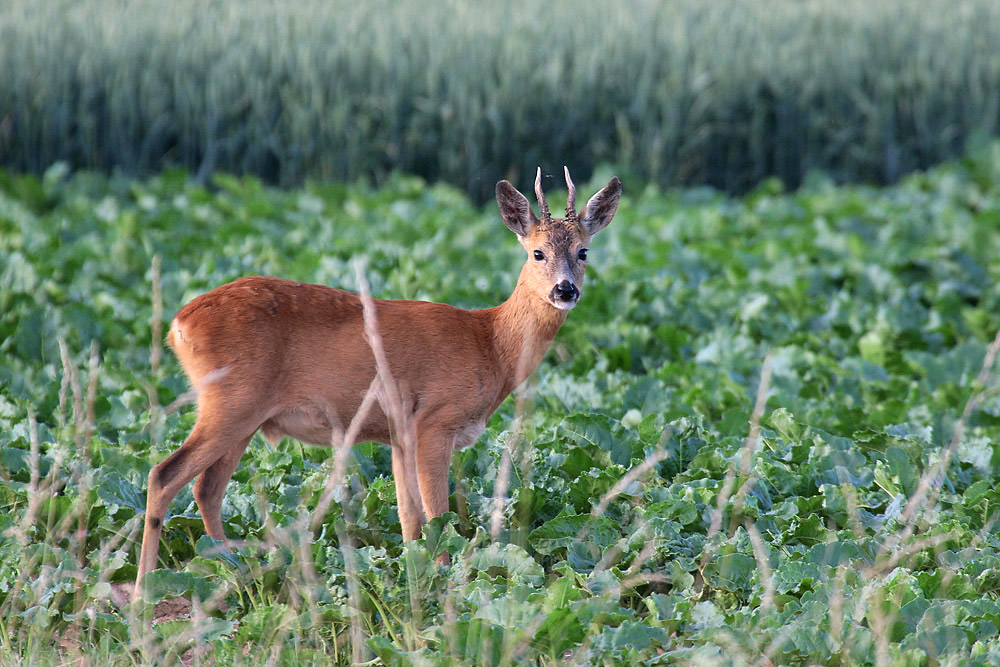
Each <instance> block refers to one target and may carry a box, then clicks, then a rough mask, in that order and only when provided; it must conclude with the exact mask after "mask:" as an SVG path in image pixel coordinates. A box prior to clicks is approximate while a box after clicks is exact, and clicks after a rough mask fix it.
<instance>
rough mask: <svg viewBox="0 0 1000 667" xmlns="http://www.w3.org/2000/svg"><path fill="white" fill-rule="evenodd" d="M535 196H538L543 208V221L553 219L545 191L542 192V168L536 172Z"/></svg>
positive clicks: (539, 203)
mask: <svg viewBox="0 0 1000 667" xmlns="http://www.w3.org/2000/svg"><path fill="white" fill-rule="evenodd" d="M535 196H536V197H538V205H539V206H540V207H541V209H542V222H548V221H549V220H551V219H552V215H551V214H550V213H549V205H548V204H547V203H545V193H544V192H542V168H541V167H539V168H538V172H537V173H536V174H535Z"/></svg>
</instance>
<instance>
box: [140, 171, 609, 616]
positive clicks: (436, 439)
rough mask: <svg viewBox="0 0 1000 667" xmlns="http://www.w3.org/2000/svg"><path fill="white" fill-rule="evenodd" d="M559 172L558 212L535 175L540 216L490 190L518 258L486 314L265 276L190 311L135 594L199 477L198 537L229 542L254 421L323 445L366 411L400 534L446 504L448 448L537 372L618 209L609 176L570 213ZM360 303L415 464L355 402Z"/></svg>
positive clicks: (179, 323)
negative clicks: (237, 480) (392, 490)
mask: <svg viewBox="0 0 1000 667" xmlns="http://www.w3.org/2000/svg"><path fill="white" fill-rule="evenodd" d="M565 175H566V184H567V186H568V188H569V197H568V200H567V203H566V217H565V218H563V219H560V218H553V217H552V216H551V215H550V214H549V209H548V205H547V204H546V202H545V196H544V194H543V192H542V184H541V176H542V172H541V169H540V168H539V170H538V172H537V175H536V177H535V194H536V196H537V198H538V204H539V206H540V208H541V218H539V217H537V216H536V215H535V213H534V211H533V210H532V208H531V204H529V203H528V200H527V199H526V198H525V197H524V195H522V194H521V193H520V192H518V191H517V190H516V189H515V188H514V186H512V185H511V184H510V183H508V182H507V181H500V182H499V183H497V187H496V196H497V203H498V204H499V205H500V213H501V215H502V217H503V220H504V223H506V225H507V227H509V228H510V229H511V231H513V232H514V233H515V234H517V237H518V240H519V241H520V242H521V245H522V246H524V249H525V251H526V252H527V254H528V257H527V261H526V262H525V264H524V267H523V268H522V269H521V274H520V277H519V278H518V281H517V286H516V287H515V288H514V291H513V293H512V294H511V296H510V298H508V299H507V301H505V302H504V303H502V304H500V305H499V306H496V307H495V308H487V309H485V310H462V309H460V308H455V307H452V306H448V305H445V304H441V303H430V302H426V301H403V300H398V301H397V300H394V301H389V300H381V299H374V300H370V299H369V300H366V301H364V302H363V300H362V298H361V297H359V296H358V295H357V294H353V293H351V292H345V291H343V290H339V289H333V288H330V287H325V286H321V285H307V284H303V283H297V282H292V281H289V280H283V279H280V278H265V277H250V278H241V279H239V280H237V281H235V282H232V283H229V284H228V285H223V286H222V287H219V288H217V289H214V290H212V291H211V292H208V293H207V294H203V295H202V296H199V297H197V298H195V299H194V300H193V301H191V302H190V303H189V304H187V305H186V306H184V307H183V308H182V309H181V310H180V312H178V313H177V316H176V317H174V320H173V322H172V323H171V325H170V331H169V333H168V335H167V341H168V343H169V344H170V346H171V347H172V348H173V350H174V352H175V353H176V355H177V358H178V359H179V360H180V362H181V365H182V366H183V367H184V371H185V373H186V374H187V376H188V378H189V379H190V381H191V385H192V387H193V389H194V391H195V392H196V393H197V404H198V418H197V420H196V422H195V425H194V428H193V429H192V431H191V434H190V435H189V436H188V438H187V440H185V441H184V444H183V445H182V446H181V447H180V448H179V449H177V451H175V452H173V453H172V454H171V455H170V456H168V457H167V458H166V459H164V460H163V461H162V462H160V463H159V464H157V465H156V466H154V467H153V469H152V470H151V471H150V473H149V490H148V495H147V498H146V518H145V528H144V534H143V539H142V552H141V554H140V556H139V568H138V574H137V576H136V585H135V596H136V598H138V597H139V596H140V593H141V590H142V589H141V583H142V578H143V576H144V575H145V574H146V573H148V572H149V571H151V570H153V569H154V567H155V565H156V561H157V553H158V549H159V543H160V534H161V531H162V529H163V521H164V517H165V516H166V512H167V508H168V506H169V505H170V502H171V501H172V500H173V498H174V497H175V496H176V495H177V492H178V491H180V489H181V488H183V487H184V485H186V484H187V483H188V482H190V481H191V480H192V479H194V478H195V477H197V476H199V475H200V477H198V481H197V482H195V485H194V497H195V500H196V502H197V503H198V509H199V510H200V511H201V516H202V520H203V521H204V522H205V530H206V531H207V532H208V534H209V535H210V536H211V537H212V538H214V539H216V540H220V541H225V540H226V535H225V533H224V532H223V528H222V517H221V513H220V512H221V508H222V498H223V494H224V492H225V487H226V484H227V483H228V482H229V480H230V478H231V477H232V475H233V472H234V471H235V470H236V466H237V464H238V463H239V460H240V457H241V456H242V455H243V452H244V450H245V449H246V447H247V444H248V443H249V442H250V439H251V437H252V436H253V434H254V433H256V432H257V431H258V430H260V431H263V433H264V435H265V437H266V438H267V439H268V440H270V441H271V442H276V441H277V440H279V439H280V438H281V437H282V436H284V435H288V436H291V437H292V438H296V439H298V440H301V441H302V442H306V443H310V444H314V445H327V446H329V445H331V444H334V436H335V434H337V433H343V432H344V430H345V429H346V428H347V426H348V424H350V423H351V422H352V420H354V419H355V415H356V413H358V412H359V408H360V409H361V410H362V414H361V415H358V419H357V424H355V428H357V427H358V426H360V428H359V429H358V431H357V436H358V440H361V441H365V440H370V441H376V442H382V443H386V444H391V445H394V446H393V447H392V471H393V476H394V477H395V481H396V496H397V502H398V506H399V521H400V525H401V527H402V533H403V539H404V540H414V539H416V538H417V537H419V535H420V526H421V524H422V522H423V520H424V516H425V515H426V516H427V517H428V518H431V517H436V516H439V515H441V514H443V513H444V512H446V511H447V510H448V472H449V469H450V465H451V457H452V452H453V451H454V449H455V448H460V447H465V446H468V445H471V444H473V443H474V442H475V441H476V440H477V439H478V438H479V436H480V435H482V433H483V431H484V430H485V427H486V421H487V419H488V418H489V417H490V415H491V414H493V412H494V410H496V409H497V407H498V406H499V405H500V403H501V402H502V401H503V400H504V398H506V397H507V395H508V394H510V392H511V391H513V390H514V388H515V387H517V386H518V385H520V384H521V383H522V382H523V381H524V380H525V379H526V378H527V376H528V375H530V374H531V373H532V372H533V371H534V370H535V368H536V367H537V366H538V364H539V363H540V361H541V359H542V356H543V355H544V354H545V351H546V350H547V349H548V347H549V345H550V344H551V343H552V340H553V338H555V335H556V332H557V331H559V327H560V326H561V325H562V323H563V321H564V320H565V319H566V314H567V313H568V312H569V310H570V309H571V308H573V306H574V305H576V303H577V301H578V299H579V298H580V287H581V285H582V284H583V273H584V268H585V267H586V263H587V244H588V243H589V241H590V238H591V237H592V236H593V235H594V234H596V233H597V232H599V231H600V230H601V229H603V228H604V227H605V226H607V224H608V223H609V222H611V218H612V217H613V216H614V214H615V211H616V210H617V208H618V202H619V199H620V198H621V181H619V180H618V178H617V177H615V178H612V179H611V181H610V182H609V183H608V184H607V185H606V186H605V187H604V188H603V189H602V190H601V191H600V192H598V193H597V194H596V195H594V196H593V197H592V198H591V199H590V201H588V202H587V205H586V207H585V208H584V209H583V211H581V212H580V213H579V214H577V212H576V208H575V207H576V205H575V199H576V188H575V187H574V186H573V181H572V180H571V179H570V176H569V170H568V169H566V170H565ZM366 303H367V306H368V308H369V309H371V305H372V304H374V313H375V315H376V318H377V320H376V321H377V329H378V338H380V339H381V341H380V342H381V349H380V350H379V353H380V355H382V356H383V357H384V361H382V362H379V363H387V365H388V371H389V373H390V374H391V378H392V380H394V381H395V382H396V386H397V388H398V391H399V393H400V394H401V397H402V399H403V405H405V406H406V410H407V418H408V419H409V423H410V424H412V429H413V434H414V435H415V450H416V451H415V455H414V453H413V452H410V455H409V458H407V457H406V452H405V451H403V448H402V447H400V444H401V443H400V442H394V440H397V439H398V438H396V437H394V435H393V430H394V424H393V419H391V418H390V417H391V414H390V416H387V413H389V410H387V409H385V405H374V406H369V405H366V406H364V407H362V402H363V401H364V400H365V399H366V392H367V391H368V390H369V387H370V386H371V387H374V386H375V384H376V383H375V382H374V381H373V380H374V378H375V377H376V366H377V363H376V362H377V361H378V359H376V355H375V354H373V350H374V349H375V345H374V343H373V341H372V340H371V339H370V338H369V337H368V336H367V335H366V329H365V326H366V325H365V312H364V311H365V304H366ZM379 372H381V371H379ZM369 407H370V409H369ZM412 468H415V470H413V469H412ZM414 486H416V487H417V488H413V487H414Z"/></svg>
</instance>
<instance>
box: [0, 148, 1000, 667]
mask: <svg viewBox="0 0 1000 667" xmlns="http://www.w3.org/2000/svg"><path fill="white" fill-rule="evenodd" d="M997 174H1000V145H992V146H990V148H989V149H982V150H979V151H975V152H971V153H969V154H968V156H967V157H966V158H965V159H963V160H961V161H958V162H955V163H951V164H947V165H944V166H942V167H940V168H938V169H936V170H934V171H932V172H929V173H925V174H917V175H914V176H912V177H910V178H908V179H907V180H905V181H904V182H903V183H901V184H900V185H898V186H894V187H892V188H887V189H874V188H867V187H835V186H833V185H832V184H831V183H829V182H826V181H822V180H817V181H815V182H812V183H811V184H810V185H809V186H808V187H806V188H804V189H802V190H801V191H799V192H796V193H783V192H781V191H780V189H776V188H774V187H773V186H772V185H768V186H767V187H763V188H761V189H759V190H757V191H754V192H752V193H751V194H750V195H748V196H747V197H745V198H742V199H733V198H730V197H726V196H723V195H720V194H717V193H713V192H710V191H703V190H698V191H693V190H692V191H682V192H669V193H662V192H659V191H657V190H655V189H648V190H645V191H642V192H638V193H630V194H629V195H628V196H627V197H626V199H625V200H624V201H623V203H622V206H621V208H620V211H619V214H618V215H619V217H618V218H616V220H615V222H614V223H613V224H612V225H611V226H610V227H609V228H608V229H607V230H606V231H605V232H604V233H603V234H605V235H606V236H605V237H604V239H603V243H602V244H601V245H600V246H599V247H597V246H595V248H594V250H593V255H592V260H591V267H590V269H589V271H590V273H589V274H588V278H587V282H586V285H585V286H584V296H583V299H582V301H581V303H580V305H579V307H578V309H577V311H576V312H574V313H572V315H571V317H570V318H569V320H568V321H567V323H566V325H565V326H564V328H563V330H562V331H561V332H560V334H559V337H558V338H557V341H556V344H555V345H554V347H553V349H552V350H551V352H550V353H549V355H548V357H547V360H546V361H545V362H544V364H543V366H542V368H541V369H540V371H539V373H538V374H537V375H536V377H535V378H534V379H533V380H532V381H530V382H529V384H528V385H527V386H526V387H525V388H523V389H522V390H521V391H520V392H518V394H517V395H516V396H515V397H514V398H512V399H511V400H510V401H509V402H508V403H506V404H504V405H503V406H501V408H500V410H499V411H498V413H497V414H496V415H495V416H494V417H493V419H492V420H491V421H490V423H489V424H488V425H487V429H486V433H485V434H484V436H483V437H482V438H481V439H480V440H479V441H478V442H477V443H476V444H475V445H473V446H471V447H469V448H467V449H465V450H463V451H461V452H459V453H458V454H457V455H456V457H455V462H454V465H453V470H452V473H453V475H452V479H453V486H452V496H451V502H452V510H453V512H451V513H449V514H447V515H445V516H444V517H441V518H439V519H437V520H435V521H432V522H431V523H429V524H428V525H427V526H426V527H425V530H424V534H423V537H422V538H421V539H420V540H418V541H417V542H414V543H410V544H405V545H404V544H402V543H401V540H400V537H399V521H398V516H397V515H396V511H395V489H394V487H393V484H392V481H391V477H390V475H389V468H390V465H389V454H388V452H387V451H386V450H385V449H384V448H381V447H377V446H374V445H370V444H365V445H359V446H357V447H356V448H354V450H353V451H352V452H351V456H350V458H349V461H348V465H347V466H346V468H345V469H344V471H343V475H342V477H341V478H340V479H337V480H335V481H336V482H338V484H336V485H334V486H335V487H336V489H339V490H337V491H336V492H335V493H334V494H333V496H331V498H332V501H331V502H330V503H329V505H328V506H327V507H326V509H325V510H324V511H323V512H322V514H321V515H319V516H315V515H314V514H315V512H316V508H317V507H319V506H320V500H321V498H323V497H324V493H325V492H326V490H327V488H328V484H329V481H330V476H331V474H332V473H333V471H334V470H335V466H334V462H333V459H332V453H331V452H330V451H329V450H324V449H320V448H311V447H304V446H302V445H300V444H299V443H296V442H294V441H290V440H285V441H283V442H281V443H279V444H278V445H275V446H270V445H269V444H267V443H266V442H265V441H264V440H263V439H259V438H258V439H255V440H254V442H253V443H252V444H251V446H250V448H249V449H248V451H247V454H246V455H245V456H244V460H243V462H242V464H241V467H240V469H239V470H238V471H237V473H236V475H235V476H234V479H233V482H232V483H231V484H230V485H229V487H228V488H227V493H226V498H225V502H224V506H223V512H222V514H223V521H224V523H225V526H226V531H227V533H228V534H229V535H230V536H231V537H232V538H233V540H234V548H233V550H232V551H226V550H225V549H224V548H222V547H223V545H220V544H217V543H215V542H213V541H212V540H210V539H209V538H207V537H205V535H204V530H203V526H202V523H201V518H200V516H199V515H198V513H197V508H196V506H195V504H194V502H193V497H192V495H191V492H190V489H188V490H185V491H184V492H182V493H181V494H180V495H179V496H178V497H177V499H176V500H175V502H174V503H173V505H172V507H171V510H170V514H169V517H168V518H167V520H166V522H165V530H164V537H163V539H164V544H163V546H162V548H161V550H160V554H161V561H160V563H161V565H162V568H163V569H161V570H157V571H155V572H154V573H153V575H151V576H152V579H151V584H152V585H151V586H150V589H149V591H148V594H147V597H146V599H145V600H142V601H137V602H129V600H128V596H127V592H128V591H129V590H130V588H131V582H132V580H133V578H134V576H135V561H136V556H137V551H138V544H137V540H138V539H139V537H140V533H141V527H142V519H143V511H144V505H145V484H146V479H145V478H146V475H147V474H148V471H149V468H150V465H151V464H152V463H154V462H156V461H158V460H161V459H162V458H163V457H165V456H166V455H168V453H169V452H170V451H172V450H173V449H174V448H175V447H176V446H178V445H179V444H180V442H182V441H183V439H184V438H185V437H186V435H187V433H188V432H189V430H190V428H191V426H192V424H193V419H194V416H193V415H192V414H191V410H190V408H187V407H185V406H184V404H185V398H184V394H185V392H186V391H187V387H186V386H185V384H184V381H183V376H182V374H181V372H180V369H179V368H178V367H177V364H176V362H175V360H174V359H173V357H172V356H171V355H170V354H165V353H164V351H163V350H162V345H161V340H162V337H163V333H164V331H165V328H166V325H167V323H168V322H169V319H170V317H171V315H172V313H173V311H174V309H176V308H178V307H179V306H180V305H182V304H183V303H185V302H186V301H187V300H189V299H190V298H192V297H193V296H195V295H197V294H199V293H201V292H204V291H207V290H208V289H211V288H212V287H215V286H217V285H219V284H222V283H224V282H227V281H229V280H232V279H234V278H236V277H238V276H241V275H246V274H251V273H263V274H275V275H281V276H285V277H289V278H293V279H297V280H305V281H313V282H322V283H325V284H330V285H334V286H342V287H346V288H348V289H353V288H354V287H355V285H354V280H355V279H354V272H353V268H352V267H353V261H354V260H355V259H356V258H358V257H364V258H365V259H366V262H367V263H366V266H367V269H366V275H367V278H368V280H369V281H370V283H371V285H372V289H373V292H374V293H375V294H376V295H377V296H384V297H400V298H421V299H434V300H441V301H447V302H449V303H454V304H456V305H460V306H463V307H484V306H491V305H494V304H496V303H498V302H499V301H500V300H501V299H503V298H505V296H506V294H507V293H508V291H509V289H510V286H511V285H513V283H514V281H515V279H516V275H515V272H516V270H517V268H518V266H519V263H518V255H517V253H518V250H517V248H515V247H512V244H511V243H510V240H509V239H508V238H507V235H508V233H507V232H506V230H505V229H504V228H503V225H502V224H501V223H500V220H499V216H498V215H496V213H495V212H494V211H493V210H492V208H488V209H482V210H481V209H479V208H477V207H475V206H474V205H472V204H471V203H470V202H469V201H468V200H467V199H466V198H465V196H464V195H462V194H460V193H458V192H457V191H456V190H454V189H452V188H450V187H448V186H444V185H433V186H429V185H426V184H425V183H423V182H422V181H419V180H416V179H413V178H408V177H402V176H394V177H392V178H391V179H389V181H388V182H387V183H386V184H385V186H384V187H380V188H378V189H374V188H371V187H368V186H363V185H358V186H350V187H344V186H327V185H319V184H311V185H306V186H304V187H303V188H301V189H297V190H287V191H279V190H273V189H270V188H268V187H265V186H263V185H261V184H260V183H259V182H258V181H256V180H254V179H250V178H234V177H229V176H217V177H216V178H215V179H214V180H213V181H212V183H211V185H210V186H203V185H199V184H197V183H196V182H195V181H194V180H192V179H191V178H189V177H188V175H186V174H184V173H182V172H164V173H162V174H160V175H158V176H155V177H153V178H150V179H148V180H143V181H134V180H126V179H124V178H120V177H115V178H105V177H101V176H95V175H92V174H87V173H76V174H71V173H68V172H66V171H65V170H62V169H61V168H59V167H56V168H53V169H52V170H51V171H50V172H48V173H47V174H46V176H45V177H44V178H41V179H39V178H35V177H33V176H21V175H16V174H10V173H0V355H2V363H0V481H2V483H0V508H2V511H0V645H2V647H3V651H4V653H5V655H9V656H14V657H13V658H12V659H13V660H14V661H32V660H34V661H40V662H55V661H62V662H65V661H67V660H70V659H78V658H82V659H84V660H89V661H92V662H107V663H110V664H134V663H136V662H142V663H146V662H164V663H165V662H175V661H185V662H187V661H214V662H216V663H221V664H251V663H252V664H259V663H261V662H262V661H263V662H268V661H270V662H280V663H286V662H287V663H295V664H299V663H303V664H312V663H323V664H328V663H331V662H332V663H335V664H348V663H352V662H379V663H387V664H411V663H414V662H421V663H434V664H493V665H500V664H521V663H524V662H529V663H534V664H562V663H565V662H575V663H583V664H593V663H613V664H650V665H652V664H676V663H685V664H686V663H702V662H718V663H723V664H746V663H760V664H767V663H771V664H811V663H818V664H858V665H863V664H876V665H888V664H952V663H977V662H979V663H983V664H988V663H990V662H995V661H996V660H997V659H998V658H1000V643H998V641H997V634H998V630H997V629H998V627H1000V602H998V597H1000V574H998V573H1000V540H998V537H997V535H998V533H997V527H996V526H997V517H998V513H1000V494H998V492H997V491H996V488H997V486H998V485H997V472H996V471H997V470H998V469H1000V468H998V466H1000V449H998V446H997V443H998V442H1000V419H998V417H997V415H998V414H1000V402H998V401H1000V397H998V395H997V392H996V387H997V382H996V379H995V378H996V377H997V372H996V369H995V368H994V366H995V360H994V355H995V353H996V348H997V344H996V342H995V334H996V331H997V330H998V329H1000V289H998V288H997V287H996V286H997V285H1000V280H998V278H1000V273H998V272H1000V269H998V268H997V267H998V265H997V263H996V261H995V257H996V256H997V255H998V244H1000V236H998V235H997V233H996V232H997V225H998V223H1000V215H998V214H997V211H1000V189H998V187H997V185H996V183H997V182H998V179H997V178H996V175H997ZM605 176H606V175H605V174H598V175H597V176H596V177H595V181H596V182H600V181H601V179H602V178H604V177H605ZM626 186H627V184H626ZM446 552H447V553H448V554H450V556H451V561H452V562H451V565H449V566H443V565H439V564H437V562H436V559H437V557H438V556H440V555H441V554H443V553H446Z"/></svg>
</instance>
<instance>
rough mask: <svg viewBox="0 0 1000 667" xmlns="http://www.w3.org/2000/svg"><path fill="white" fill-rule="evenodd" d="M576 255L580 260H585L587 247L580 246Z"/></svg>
mask: <svg viewBox="0 0 1000 667" xmlns="http://www.w3.org/2000/svg"><path fill="white" fill-rule="evenodd" d="M577 256H578V257H579V258H580V261H581V262H586V261H587V249H586V248H580V252H579V253H577Z"/></svg>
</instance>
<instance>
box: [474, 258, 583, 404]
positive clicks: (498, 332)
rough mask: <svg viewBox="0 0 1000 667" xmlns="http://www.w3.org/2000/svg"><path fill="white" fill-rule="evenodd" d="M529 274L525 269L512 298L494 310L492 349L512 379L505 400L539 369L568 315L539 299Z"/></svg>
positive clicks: (504, 370)
mask: <svg viewBox="0 0 1000 667" xmlns="http://www.w3.org/2000/svg"><path fill="white" fill-rule="evenodd" d="M526 273H527V272H526V271H525V270H523V269H522V271H521V275H520V277H519V278H518V281H517V286H516V287H515V288H514V292H513V293H512V294H511V295H510V298H508V299H507V300H506V301H504V302H503V303H502V304H500V305H499V306H497V307H496V308H493V309H492V316H493V322H492V324H493V349H494V351H495V353H496V356H497V359H498V361H499V364H500V367H501V370H502V371H503V372H504V374H505V375H506V377H507V378H509V379H508V381H507V383H506V386H505V387H504V396H506V395H507V394H508V393H510V392H511V391H513V390H514V388H516V387H517V386H518V385H520V384H521V383H522V382H524V381H525V380H526V379H527V377H528V376H529V375H531V374H532V373H533V372H534V371H535V369H536V368H538V364H539V363H541V361H542V357H544V356H545V352H546V351H547V350H548V349H549V346H550V345H551V344H552V340H553V339H554V338H555V337H556V334H557V333H558V332H559V327H561V326H562V323H563V322H565V321H566V314H567V313H568V312H569V311H567V310H560V309H558V308H555V307H553V306H552V305H551V304H550V303H549V302H548V301H546V300H545V299H543V298H541V297H539V296H538V295H537V294H536V293H535V292H534V291H533V290H532V289H531V288H530V287H529V286H528V284H527V280H526V279H525V275H526Z"/></svg>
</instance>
